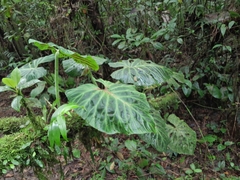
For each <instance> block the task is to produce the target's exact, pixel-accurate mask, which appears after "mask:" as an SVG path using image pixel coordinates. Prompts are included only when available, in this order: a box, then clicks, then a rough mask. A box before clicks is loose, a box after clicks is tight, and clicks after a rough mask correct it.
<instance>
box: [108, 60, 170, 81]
mask: <svg viewBox="0 0 240 180" xmlns="http://www.w3.org/2000/svg"><path fill="white" fill-rule="evenodd" d="M109 65H110V66H111V67H114V68H119V67H121V69H119V70H116V71H114V72H113V73H112V74H111V76H112V77H113V78H114V79H117V80H120V81H121V82H123V83H126V84H128V83H130V84H135V85H137V86H151V85H155V84H162V83H163V82H166V81H167V80H168V79H170V77H172V75H173V72H172V71H171V70H170V69H168V68H166V67H164V66H159V65H157V64H155V63H153V62H151V61H144V60H141V59H133V60H124V61H121V62H116V63H109Z"/></svg>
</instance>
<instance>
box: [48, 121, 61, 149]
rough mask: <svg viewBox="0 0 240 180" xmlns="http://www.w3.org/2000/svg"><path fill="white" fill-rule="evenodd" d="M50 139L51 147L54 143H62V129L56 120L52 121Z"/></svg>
mask: <svg viewBox="0 0 240 180" xmlns="http://www.w3.org/2000/svg"><path fill="white" fill-rule="evenodd" d="M48 139H49V142H50V146H51V147H53V146H54V144H56V145H60V130H59V127H58V124H57V123H56V122H52V124H50V126H49V129H48Z"/></svg>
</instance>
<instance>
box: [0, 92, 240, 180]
mask: <svg viewBox="0 0 240 180" xmlns="http://www.w3.org/2000/svg"><path fill="white" fill-rule="evenodd" d="M11 101H12V98H11V94H10V93H0V118H1V117H10V116H16V117H21V116H24V115H25V112H20V113H19V112H17V111H15V110H13V109H12V108H11V106H10V105H11ZM186 105H187V107H188V108H189V110H190V112H191V113H192V115H193V117H194V119H195V120H196V121H195V120H194V119H193V117H192V116H190V115H189V113H188V111H187V110H186V108H185V107H184V105H180V107H179V109H178V110H177V112H175V113H176V114H177V115H178V116H179V117H180V118H181V119H184V120H185V121H186V122H187V124H188V125H189V126H190V127H191V128H192V129H194V130H195V131H196V132H197V136H198V139H201V136H202V135H201V133H200V130H201V132H202V134H203V135H207V134H214V135H216V136H217V137H218V140H217V141H215V142H214V143H213V144H211V145H209V144H206V143H199V142H198V143H197V148H196V150H195V154H194V155H193V156H186V155H173V154H172V155H171V156H170V155H168V154H166V153H157V152H155V151H154V150H153V149H152V150H151V151H153V152H154V153H157V154H158V157H155V159H152V160H151V161H154V162H157V163H159V164H160V165H161V166H162V167H163V168H164V169H165V171H166V173H167V174H168V176H167V177H166V176H165V177H162V176H160V175H152V176H151V178H150V176H149V175H148V172H149V171H148V169H147V167H146V168H145V169H144V170H145V173H146V176H145V177H143V178H141V179H157V180H160V179H176V178H177V177H181V176H182V177H183V178H184V176H185V175H186V173H185V172H186V170H187V169H189V168H190V164H192V163H194V164H195V165H197V166H198V168H200V169H201V170H202V173H194V174H191V177H192V179H206V180H208V179H209V180H210V179H224V178H221V176H222V177H223V176H225V177H232V176H234V177H240V171H239V170H237V169H236V168H234V167H236V166H240V154H239V143H238V142H239V141H240V139H239V138H237V137H240V136H239V134H237V133H236V132H235V131H234V126H235V125H234V115H233V116H231V114H230V113H228V112H226V111H220V110H217V109H211V108H209V107H203V106H199V105H197V104H194V103H193V102H187V103H186ZM228 114H229V115H228ZM216 125H218V126H216ZM238 128H239V127H238ZM224 129H225V130H226V131H224ZM116 137H117V138H118V139H119V142H123V141H124V140H125V139H126V137H125V136H122V135H114V136H113V138H116ZM224 142H234V144H232V145H231V146H227V147H226V148H224V149H219V144H224ZM76 147H77V148H79V149H80V151H81V157H80V158H79V159H73V160H72V161H70V162H68V163H67V164H64V165H63V173H64V177H65V179H66V180H74V179H76V180H78V179H79V180H80V179H84V180H85V179H86V180H88V179H91V178H92V179H94V178H93V175H94V173H96V172H97V171H99V166H100V164H101V162H102V161H104V160H106V158H107V157H106V151H109V150H108V149H106V148H105V149H104V148H103V149H102V150H101V151H100V153H99V154H97V155H95V157H94V159H95V162H92V160H91V156H90V154H89V153H88V152H87V151H86V150H85V148H84V146H83V145H81V144H80V143H76ZM0 153H1V152H0ZM121 154H122V155H123V157H124V159H127V158H128V156H129V151H128V150H127V149H126V148H125V149H124V151H122V152H121ZM227 154H228V155H227ZM113 156H115V157H116V158H117V156H116V154H114V153H113ZM226 156H228V157H230V159H229V158H226ZM211 158H212V159H211ZM136 161H137V160H136ZM222 162H224V166H222V167H221V163H222ZM233 164H234V166H232V165H233ZM116 169H117V167H116ZM122 173H126V171H125V172H121V171H119V170H116V171H115V173H107V175H106V178H105V179H107V180H111V179H117V177H118V176H121V175H122ZM135 174H136V173H135V172H129V171H128V178H127V179H129V180H131V179H140V178H138V177H137V176H136V175H135ZM20 179H24V180H36V179H37V178H36V176H35V175H34V173H33V171H32V170H31V169H30V168H29V169H25V170H24V172H23V173H20V172H19V171H18V170H13V171H11V172H8V173H7V174H5V176H3V177H0V180H20ZM49 179H51V180H58V179H60V173H59V165H56V166H55V167H54V168H53V169H52V175H51V176H49ZM230 179H231V178H230ZM233 179H235V178H233ZM237 179H238V178H237ZM239 179H240V178H239Z"/></svg>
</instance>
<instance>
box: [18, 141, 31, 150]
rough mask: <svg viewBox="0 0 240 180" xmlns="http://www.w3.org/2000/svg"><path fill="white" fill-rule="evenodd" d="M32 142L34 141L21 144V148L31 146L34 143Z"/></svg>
mask: <svg viewBox="0 0 240 180" xmlns="http://www.w3.org/2000/svg"><path fill="white" fill-rule="evenodd" d="M32 142H33V141H30V142H27V143H25V144H23V145H22V146H21V148H20V150H22V149H25V148H27V147H29V146H30V145H31V144H32Z"/></svg>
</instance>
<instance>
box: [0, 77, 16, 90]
mask: <svg viewBox="0 0 240 180" xmlns="http://www.w3.org/2000/svg"><path fill="white" fill-rule="evenodd" d="M2 82H3V84H5V85H7V86H9V87H10V88H16V87H17V82H16V81H14V80H13V79H11V78H2Z"/></svg>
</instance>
